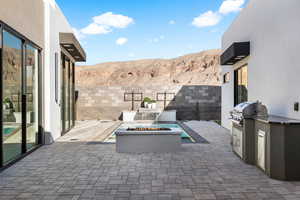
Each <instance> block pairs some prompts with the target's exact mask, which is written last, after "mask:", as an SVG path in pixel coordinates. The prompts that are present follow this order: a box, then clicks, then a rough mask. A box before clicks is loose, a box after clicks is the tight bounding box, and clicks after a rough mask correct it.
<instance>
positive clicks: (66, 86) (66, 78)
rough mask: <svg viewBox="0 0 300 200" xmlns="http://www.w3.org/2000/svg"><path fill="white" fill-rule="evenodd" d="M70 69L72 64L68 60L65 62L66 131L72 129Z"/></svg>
mask: <svg viewBox="0 0 300 200" xmlns="http://www.w3.org/2000/svg"><path fill="white" fill-rule="evenodd" d="M69 69H70V62H69V61H68V60H65V70H64V80H65V81H64V84H65V85H64V86H65V88H64V91H65V95H64V98H65V100H64V110H65V130H69V129H70V95H69V91H70V84H69V80H70V79H69V77H70V76H69Z"/></svg>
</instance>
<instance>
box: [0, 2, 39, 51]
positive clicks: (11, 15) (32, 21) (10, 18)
mask: <svg viewBox="0 0 300 200" xmlns="http://www.w3.org/2000/svg"><path fill="white" fill-rule="evenodd" d="M0 20H1V21H3V22H4V23H6V24H8V25H9V26H10V27H12V28H14V29H15V30H16V31H18V32H19V33H21V34H22V35H24V36H25V37H27V38H28V39H29V40H31V41H32V42H34V43H35V44H37V45H38V46H40V47H41V48H43V47H44V34H43V33H44V8H43V1H41V0H26V3H23V2H20V0H5V1H1V6H0Z"/></svg>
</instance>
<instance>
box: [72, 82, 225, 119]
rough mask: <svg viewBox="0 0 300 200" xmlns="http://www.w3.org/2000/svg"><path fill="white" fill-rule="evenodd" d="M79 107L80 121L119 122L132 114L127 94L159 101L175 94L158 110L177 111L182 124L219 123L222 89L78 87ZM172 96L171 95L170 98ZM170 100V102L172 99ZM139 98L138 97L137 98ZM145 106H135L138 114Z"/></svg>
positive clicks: (77, 105)
mask: <svg viewBox="0 0 300 200" xmlns="http://www.w3.org/2000/svg"><path fill="white" fill-rule="evenodd" d="M77 90H78V91H79V98H78V100H77V103H76V109H77V120H91V119H102V120H117V119H121V112H122V111H123V110H131V108H132V102H131V101H124V93H130V92H132V91H134V92H139V93H143V97H150V98H151V99H154V100H156V97H157V93H164V92H167V93H174V94H175V98H174V99H173V101H167V103H166V107H165V108H164V102H163V101H158V102H157V108H158V109H166V110H173V109H175V110H177V118H178V119H179V120H220V119H221V87H219V86H199V85H197V86H196V85H195V86H170V87H164V86H161V87H154V86H149V87H112V86H111V87H105V86H101V87H95V88H82V87H78V88H77ZM171 96H172V95H171ZM171 96H169V98H170V97H171ZM136 98H137V97H136ZM141 105H142V102H139V101H137V102H135V103H134V109H135V110H137V109H138V108H140V107H141Z"/></svg>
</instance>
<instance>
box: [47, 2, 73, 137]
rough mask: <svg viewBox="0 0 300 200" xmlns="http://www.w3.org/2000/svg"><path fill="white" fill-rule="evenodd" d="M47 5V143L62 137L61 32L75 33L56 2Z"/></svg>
mask: <svg viewBox="0 0 300 200" xmlns="http://www.w3.org/2000/svg"><path fill="white" fill-rule="evenodd" d="M44 2H45V4H44V6H45V20H46V23H45V49H44V54H45V58H47V59H45V67H44V80H45V81H44V101H45V104H44V109H45V112H44V113H45V131H46V132H47V134H48V136H49V137H47V138H46V140H48V141H46V142H47V143H51V142H52V141H53V140H55V139H57V138H58V137H60V136H61V129H62V127H61V96H60V95H61V85H60V84H61V50H62V49H61V46H60V42H59V33H60V32H73V31H72V28H71V26H70V24H69V23H68V21H67V19H66V17H65V16H64V15H63V13H62V11H61V10H60V8H59V7H58V5H57V4H56V3H55V1H54V0H44ZM55 53H58V95H59V99H58V102H56V101H55Z"/></svg>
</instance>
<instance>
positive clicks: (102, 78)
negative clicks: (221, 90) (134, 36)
mask: <svg viewBox="0 0 300 200" xmlns="http://www.w3.org/2000/svg"><path fill="white" fill-rule="evenodd" d="M219 57H220V50H208V51H203V52H200V53H195V54H189V55H185V56H182V57H178V58H174V59H148V60H137V61H127V62H110V63H101V64H97V65H93V66H79V67H76V84H77V86H80V87H95V86H156V85H157V86H159V85H220V84H221V79H220V63H219Z"/></svg>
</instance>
